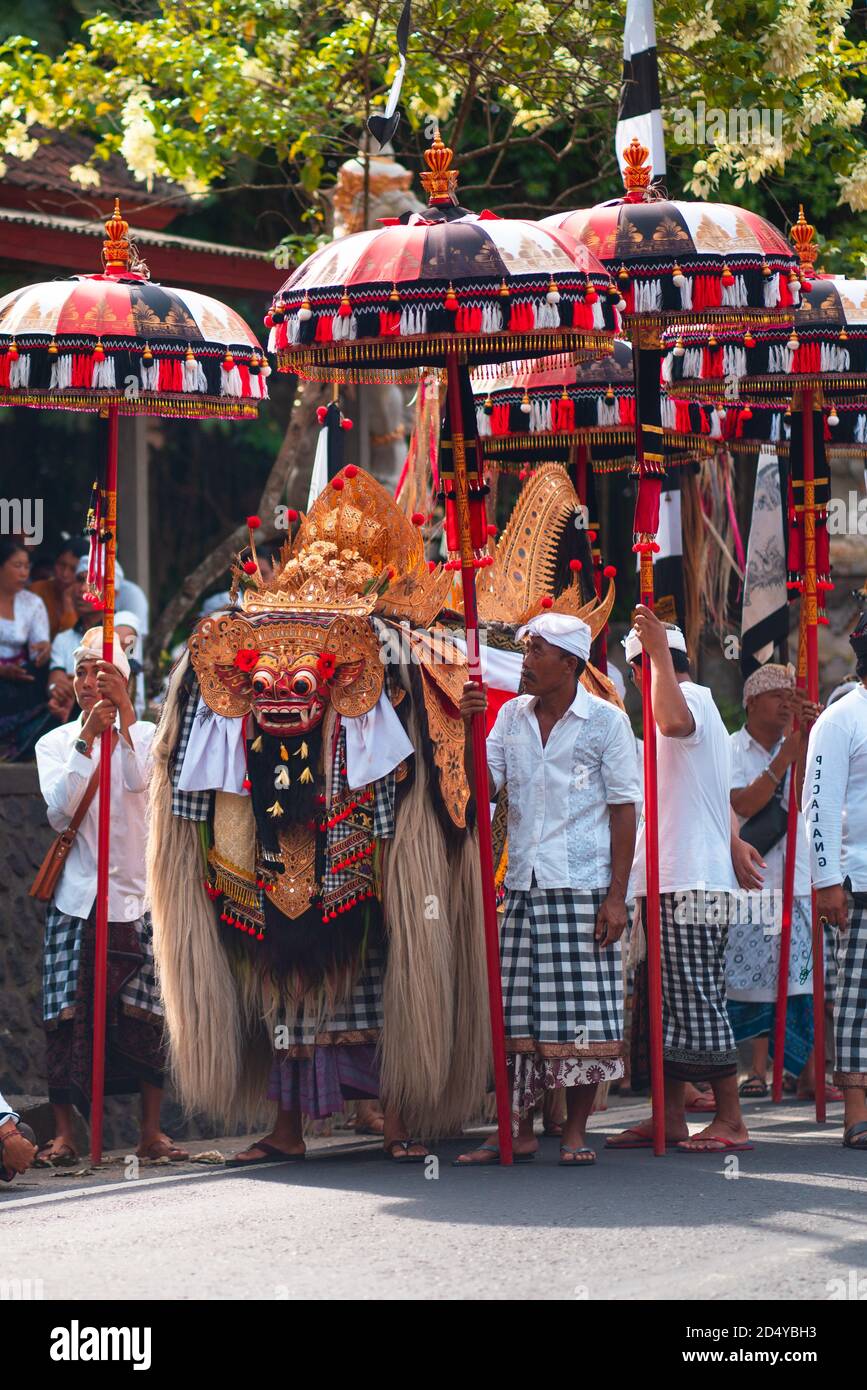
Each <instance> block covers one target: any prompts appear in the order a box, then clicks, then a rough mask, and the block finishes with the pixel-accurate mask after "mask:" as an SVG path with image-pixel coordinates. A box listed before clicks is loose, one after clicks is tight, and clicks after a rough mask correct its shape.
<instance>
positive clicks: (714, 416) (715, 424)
mask: <svg viewBox="0 0 867 1390" xmlns="http://www.w3.org/2000/svg"><path fill="white" fill-rule="evenodd" d="M710 437H711V439H722V420H721V419H720V418H719V411H718V410H717V408H716V406H713V407H712V408H711V412H710Z"/></svg>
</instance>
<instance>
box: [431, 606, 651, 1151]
mask: <svg viewBox="0 0 867 1390" xmlns="http://www.w3.org/2000/svg"><path fill="white" fill-rule="evenodd" d="M524 636H526V638H527V644H526V650H525V655H524V663H523V670H522V679H523V685H522V688H523V689H524V690H525V691H526V692H527V693H526V694H523V695H518V696H516V697H515V698H514V699H513V700H508V701H507V702H506V703H505V704H504V705H503V706H502V708H501V709H500V712H499V714H498V715H497V719H496V722H495V723H494V726H493V728H492V730H491V732H490V734H489V736H488V743H487V749H488V770H489V780H490V786H489V788H488V791H489V793H490V795H491V797H494V796H496V794H497V793H498V792H499V790H500V788H501V787H503V786H504V785H505V786H506V788H507V790H508V794H509V822H508V854H509V866H508V871H507V874H506V889H507V893H506V901H505V914H504V918H503V925H502V933H501V967H502V982H503V1003H504V1013H505V1025H506V1049H507V1052H508V1055H509V1065H510V1074H511V1080H512V1094H513V1109H514V1110H515V1111H516V1112H517V1114H518V1136H517V1139H516V1141H515V1145H514V1156H515V1159H516V1160H518V1161H520V1160H522V1159H529V1158H532V1157H533V1154H534V1153H535V1151H536V1149H537V1148H538V1143H537V1141H536V1139H535V1137H534V1135H533V1108H534V1105H535V1103H536V1101H537V1100H538V1099H539V1098H540V1096H542V1095H543V1094H544V1092H545V1091H546V1090H550V1089H552V1088H554V1087H560V1086H562V1087H565V1088H566V1123H565V1125H564V1126H563V1134H562V1142H561V1147H560V1162H561V1164H562V1165H563V1166H570V1167H574V1166H584V1165H586V1164H589V1163H594V1162H595V1160H596V1155H595V1153H594V1152H593V1150H592V1149H590V1148H589V1147H588V1146H587V1142H586V1128H587V1120H588V1117H589V1115H590V1111H591V1109H592V1106H593V1099H594V1096H595V1094H596V1087H597V1085H598V1084H599V1082H600V1081H605V1080H615V1079H616V1078H618V1077H620V1076H622V1075H623V1056H622V1054H623V987H622V968H621V957H620V937H621V935H622V933H623V930H624V928H625V926H626V887H627V880H628V877H629V864H630V862H631V859H632V850H633V845H634V843H635V803H636V802H637V801H638V799H639V797H640V794H641V789H640V786H639V783H638V778H637V775H636V766H635V741H634V739H633V736H632V730H631V729H630V727H629V721H628V720H627V718H626V715H625V714H624V713H623V711H622V710H620V709H618V708H617V707H616V706H615V705H613V704H608V703H606V702H605V701H604V700H600V699H598V698H596V697H595V696H593V695H590V694H589V693H588V691H587V690H585V689H584V687H583V686H582V685H581V684H580V677H581V674H582V672H583V670H584V666H585V664H586V662H587V659H588V657H589V655H590V629H589V628H588V627H587V625H586V623H583V622H582V621H581V620H580V619H578V618H574V617H571V616H569V615H567V614H561V613H543V614H541V615H539V616H538V617H536V618H534V619H532V621H531V622H529V623H528V624H527V625H526V627H525V628H522V629H521V630H520V631H519V633H518V637H519V639H520V638H522V637H524ZM486 701H487V696H486V693H485V689H484V687H479V686H477V685H475V684H473V683H472V682H470V683H468V684H467V685H466V686H465V687H464V694H463V697H462V700H461V713H462V715H463V717H464V733H465V757H464V763H465V767H466V771H467V777H468V779H469V782H470V786H471V788H473V792H474V794H476V789H475V787H474V771H473V764H472V739H471V732H472V730H471V721H472V716H473V715H474V714H476V713H477V712H478V713H481V712H483V711H484V710H485V708H486ZM481 794H482V795H483V794H484V792H482V793H481ZM498 1162H499V1152H498V1149H497V1146H496V1141H494V1142H488V1143H486V1144H484V1145H483V1146H482V1147H481V1148H479V1149H476V1150H474V1151H473V1152H471V1153H468V1154H463V1155H461V1157H460V1159H459V1160H458V1164H459V1166H462V1167H463V1166H469V1165H477V1164H480V1163H482V1164H490V1163H498Z"/></svg>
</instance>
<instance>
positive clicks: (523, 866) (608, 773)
mask: <svg viewBox="0 0 867 1390" xmlns="http://www.w3.org/2000/svg"><path fill="white" fill-rule="evenodd" d="M535 709H536V696H535V695H516V696H515V698H514V699H513V700H507V702H506V703H505V704H504V705H503V706H502V708H501V709H500V712H499V714H498V715H497V718H496V721H495V723H494V727H493V728H492V729H491V732H490V734H489V735H488V745H487V747H488V768H489V770H490V773H491V777H492V779H493V782H494V785H495V787H496V788H497V790H498V791H499V789H500V788H501V787H502V786H503V784H504V783H505V785H506V787H507V790H508V793H509V866H508V869H507V871H506V887H507V888H513V889H528V888H530V886H531V884H532V881H533V876H534V875H535V882H536V885H537V886H538V887H539V888H571V889H574V890H575V891H578V892H591V891H592V890H594V889H601V890H603V891H606V892H607V890H608V888H609V886H610V883H611V825H610V819H609V815H608V807H609V806H617V805H624V804H627V803H636V802H638V801H640V800H641V786H640V784H639V781H638V776H637V772H636V764H635V740H634V738H633V735H632V730H631V728H630V726H629V720H628V719H627V718H626V715H625V714H624V713H623V711H622V710H619V709H617V708H616V706H615V705H610V704H608V703H607V702H606V701H604V700H600V699H598V698H597V697H596V696H594V695H590V694H589V693H588V691H586V690H585V689H584V687H583V686H582V685H579V686H578V688H577V691H576V694H575V699H574V700H573V701H572V704H571V705H570V706H569V708H568V710H567V711H566V713H565V714H564V715H563V716H562V718H561V719H559V720H558V721H557V723H556V724H555V725H554V727H553V729H552V730H551V732H550V734H549V736H548V742H547V743H546V744H545V746H544V748H543V747H542V736H541V734H540V732H539V722H538V720H537V718H536V713H535Z"/></svg>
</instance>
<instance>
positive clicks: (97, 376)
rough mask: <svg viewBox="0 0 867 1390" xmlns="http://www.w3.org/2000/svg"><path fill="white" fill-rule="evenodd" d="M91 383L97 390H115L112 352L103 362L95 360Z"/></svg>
mask: <svg viewBox="0 0 867 1390" xmlns="http://www.w3.org/2000/svg"><path fill="white" fill-rule="evenodd" d="M90 384H91V386H92V387H93V389H94V390H95V391H113V390H114V389H115V377H114V358H113V357H112V356H111V355H110V354H109V355H108V356H106V357H105V358H103V360H102V361H101V362H100V361H97V360H94V363H93V376H92V377H91V382H90Z"/></svg>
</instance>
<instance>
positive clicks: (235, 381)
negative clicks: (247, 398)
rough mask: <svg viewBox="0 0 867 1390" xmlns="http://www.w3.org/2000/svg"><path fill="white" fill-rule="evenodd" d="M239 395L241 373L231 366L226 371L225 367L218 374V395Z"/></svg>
mask: <svg viewBox="0 0 867 1390" xmlns="http://www.w3.org/2000/svg"><path fill="white" fill-rule="evenodd" d="M240 394H241V373H240V372H239V371H238V368H237V367H235V366H232V367H230V368H229V370H228V371H226V369H225V367H223V368H222V370H221V372H220V395H221V396H240Z"/></svg>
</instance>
